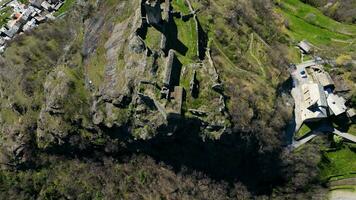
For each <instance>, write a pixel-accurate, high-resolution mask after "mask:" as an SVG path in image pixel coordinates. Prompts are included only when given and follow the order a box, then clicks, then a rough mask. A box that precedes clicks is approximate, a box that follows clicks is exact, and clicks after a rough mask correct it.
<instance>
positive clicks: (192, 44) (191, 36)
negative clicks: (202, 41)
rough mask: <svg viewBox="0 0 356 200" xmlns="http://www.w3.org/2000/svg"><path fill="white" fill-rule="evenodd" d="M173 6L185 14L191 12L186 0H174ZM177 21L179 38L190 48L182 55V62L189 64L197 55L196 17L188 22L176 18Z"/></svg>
mask: <svg viewBox="0 0 356 200" xmlns="http://www.w3.org/2000/svg"><path fill="white" fill-rule="evenodd" d="M172 6H173V9H174V10H175V11H180V12H182V14H183V15H186V14H189V13H190V11H189V8H188V6H187V5H185V1H184V0H173V1H172ZM175 23H176V24H177V27H178V40H179V41H180V42H182V43H183V44H184V45H185V46H186V47H187V48H188V52H187V53H186V56H184V57H180V58H181V59H182V60H181V62H182V63H183V64H189V63H191V59H192V60H194V59H195V58H196V57H197V48H198V47H197V41H198V33H197V31H196V30H195V22H194V19H193V18H191V19H190V20H189V21H187V22H184V21H183V20H181V19H175Z"/></svg>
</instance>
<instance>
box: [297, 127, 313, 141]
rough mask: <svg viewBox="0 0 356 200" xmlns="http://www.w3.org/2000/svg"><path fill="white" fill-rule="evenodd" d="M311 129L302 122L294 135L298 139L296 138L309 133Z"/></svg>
mask: <svg viewBox="0 0 356 200" xmlns="http://www.w3.org/2000/svg"><path fill="white" fill-rule="evenodd" d="M310 131H311V129H310V128H309V127H308V126H307V125H305V124H303V126H302V127H300V129H299V131H298V132H297V133H296V135H295V137H296V138H297V139H298V138H301V137H303V136H305V135H306V134H307V133H309V132H310Z"/></svg>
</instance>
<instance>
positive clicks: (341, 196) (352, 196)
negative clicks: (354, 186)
mask: <svg viewBox="0 0 356 200" xmlns="http://www.w3.org/2000/svg"><path fill="white" fill-rule="evenodd" d="M329 197H330V200H356V191H351V190H350V191H349V190H334V191H331V192H330V196H329Z"/></svg>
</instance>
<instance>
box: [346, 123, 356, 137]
mask: <svg viewBox="0 0 356 200" xmlns="http://www.w3.org/2000/svg"><path fill="white" fill-rule="evenodd" d="M347 132H348V133H350V134H352V135H356V124H353V125H351V126H350V128H349V130H348V131H347Z"/></svg>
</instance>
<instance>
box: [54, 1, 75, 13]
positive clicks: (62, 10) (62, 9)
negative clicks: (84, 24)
mask: <svg viewBox="0 0 356 200" xmlns="http://www.w3.org/2000/svg"><path fill="white" fill-rule="evenodd" d="M74 3H75V0H65V2H64V4H63V5H62V7H60V8H59V10H58V11H57V12H56V13H55V14H54V15H55V16H59V15H61V14H64V13H66V12H67V11H68V10H69V9H70V8H71V7H72V5H73V4H74Z"/></svg>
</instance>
